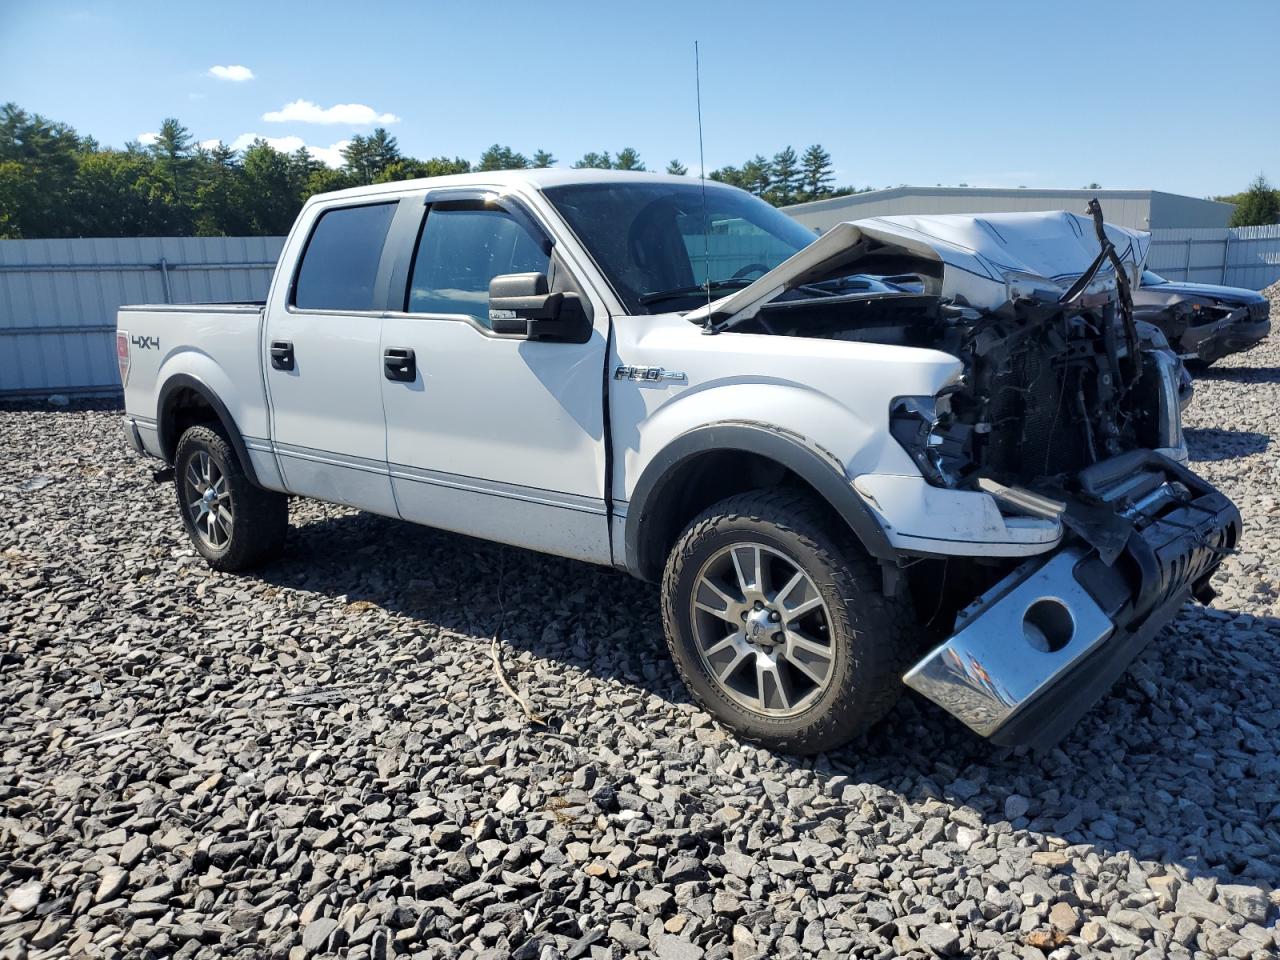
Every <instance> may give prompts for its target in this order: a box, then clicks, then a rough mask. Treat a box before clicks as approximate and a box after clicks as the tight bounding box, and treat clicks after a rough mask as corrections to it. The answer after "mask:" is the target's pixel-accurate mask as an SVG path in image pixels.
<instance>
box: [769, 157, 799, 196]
mask: <svg viewBox="0 0 1280 960" xmlns="http://www.w3.org/2000/svg"><path fill="white" fill-rule="evenodd" d="M799 190H800V167H799V164H798V161H797V158H796V152H795V150H793V149H791V147H790V146H788V147H786V148H785V149H783V150H779V151H778V152H777V153H775V154H774V155H773V183H772V184H771V185H770V188H769V193H768V198H767V199H768V200H769V202H770V203H772V204H773V205H774V206H778V207H780V206H785V205H786V204H788V203H794V202H795V199H796V194H797V193H798V192H799Z"/></svg>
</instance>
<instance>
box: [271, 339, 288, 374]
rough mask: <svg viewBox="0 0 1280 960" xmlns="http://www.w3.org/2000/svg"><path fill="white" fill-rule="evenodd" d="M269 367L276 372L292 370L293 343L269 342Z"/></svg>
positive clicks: (282, 341) (283, 341)
mask: <svg viewBox="0 0 1280 960" xmlns="http://www.w3.org/2000/svg"><path fill="white" fill-rule="evenodd" d="M271 365H272V366H273V367H275V368H276V369H277V370H292V369H293V341H292V340H272V341H271Z"/></svg>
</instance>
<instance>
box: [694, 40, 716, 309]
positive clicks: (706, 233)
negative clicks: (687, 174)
mask: <svg viewBox="0 0 1280 960" xmlns="http://www.w3.org/2000/svg"><path fill="white" fill-rule="evenodd" d="M693 84H694V90H695V91H696V96H697V100H698V179H699V180H701V181H702V264H703V269H705V270H706V275H705V276H704V277H703V278H702V281H703V285H704V286H705V287H706V288H707V307H708V308H710V306H711V222H710V221H709V220H708V219H707V161H706V158H705V156H704V155H703V152H702V61H701V60H700V59H699V57H698V41H697V40H695V41H693ZM713 329H714V328H713V327H712V326H711V311H710V309H708V310H707V319H706V320H705V321H704V325H703V330H704V332H712V331H713Z"/></svg>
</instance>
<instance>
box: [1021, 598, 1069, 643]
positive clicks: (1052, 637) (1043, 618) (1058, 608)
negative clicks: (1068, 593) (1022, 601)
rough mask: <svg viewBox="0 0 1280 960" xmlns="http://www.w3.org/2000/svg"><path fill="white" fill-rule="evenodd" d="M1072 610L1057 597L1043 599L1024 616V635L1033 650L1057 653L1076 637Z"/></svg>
mask: <svg viewBox="0 0 1280 960" xmlns="http://www.w3.org/2000/svg"><path fill="white" fill-rule="evenodd" d="M1075 632H1076V621H1075V617H1073V616H1072V615H1071V609H1070V608H1069V607H1068V606H1067V605H1066V604H1065V603H1063V602H1062V601H1061V600H1059V599H1057V598H1056V597H1043V598H1041V599H1039V600H1037V601H1036V602H1035V603H1033V604H1031V606H1029V607H1027V612H1026V613H1024V614H1023V615H1022V635H1023V637H1025V638H1026V641H1027V643H1028V644H1030V645H1031V648H1032V649H1033V650H1039V651H1040V652H1041V653H1057V652H1058V651H1059V650H1061V649H1063V648H1064V647H1065V646H1066V645H1067V644H1068V643H1070V642H1071V638H1072V637H1073V636H1075Z"/></svg>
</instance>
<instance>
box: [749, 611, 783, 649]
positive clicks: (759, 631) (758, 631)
mask: <svg viewBox="0 0 1280 960" xmlns="http://www.w3.org/2000/svg"><path fill="white" fill-rule="evenodd" d="M769 613H770V611H769V608H768V607H759V608H757V609H755V610H752V611H751V612H750V613H749V614H747V622H746V624H745V626H744V632H745V633H746V635H747V640H748V641H749V642H751V643H754V644H758V645H760V646H773V634H774V631H775V630H777V629H778V625H777V624H776V623H775V622H774V621H773V620H771V619H770V618H769Z"/></svg>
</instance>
